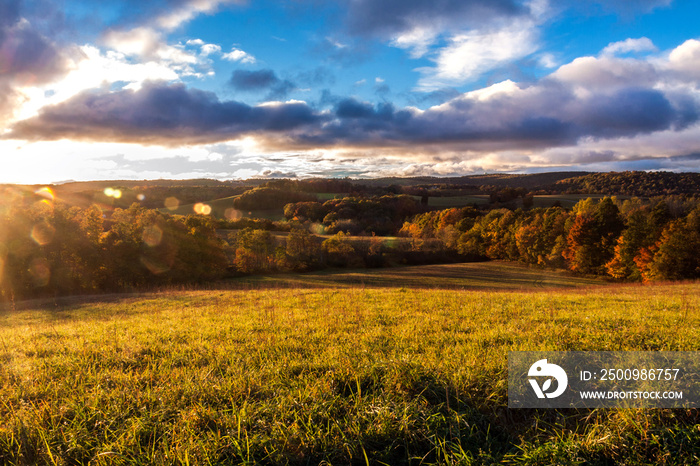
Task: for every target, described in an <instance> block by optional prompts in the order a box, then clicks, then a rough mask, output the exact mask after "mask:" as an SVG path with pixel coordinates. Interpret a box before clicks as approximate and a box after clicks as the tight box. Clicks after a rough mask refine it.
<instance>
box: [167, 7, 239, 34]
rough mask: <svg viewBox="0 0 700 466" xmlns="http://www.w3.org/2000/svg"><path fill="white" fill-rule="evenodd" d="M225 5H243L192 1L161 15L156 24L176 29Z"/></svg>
mask: <svg viewBox="0 0 700 466" xmlns="http://www.w3.org/2000/svg"><path fill="white" fill-rule="evenodd" d="M223 3H242V2H241V1H237V0H190V1H189V2H187V3H185V4H184V5H182V6H181V7H180V8H176V9H175V10H173V11H171V12H169V13H167V14H164V15H161V16H160V17H158V18H157V19H156V21H155V22H156V24H158V25H159V26H160V27H162V28H164V29H170V30H172V29H175V28H177V27H178V26H180V25H181V24H182V23H185V22H187V21H189V20H191V19H192V18H194V17H195V16H197V15H198V14H200V13H212V12H214V11H215V10H216V9H217V8H218V7H219V5H221V4H223Z"/></svg>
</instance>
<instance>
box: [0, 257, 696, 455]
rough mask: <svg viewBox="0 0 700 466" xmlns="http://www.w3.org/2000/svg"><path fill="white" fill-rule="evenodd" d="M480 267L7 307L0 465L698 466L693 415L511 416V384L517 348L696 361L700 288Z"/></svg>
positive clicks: (2, 334) (0, 378) (2, 337)
mask: <svg viewBox="0 0 700 466" xmlns="http://www.w3.org/2000/svg"><path fill="white" fill-rule="evenodd" d="M468 265H471V264H465V266H468ZM476 266H480V267H481V269H480V270H481V272H482V273H484V274H485V273H486V272H487V271H488V267H493V269H492V276H491V277H490V278H488V279H484V280H485V282H483V283H481V285H482V286H481V288H482V289H477V288H478V287H477V286H476V285H474V286H473V287H472V286H471V285H469V283H470V282H471V281H472V278H473V277H472V278H470V277H469V276H468V269H467V268H462V269H460V267H458V266H428V267H427V268H421V269H420V270H418V269H416V273H415V276H414V277H413V278H414V281H411V270H410V269H409V268H405V269H398V268H397V269H388V270H386V271H385V272H387V273H388V274H390V275H389V276H390V277H391V278H390V279H389V278H387V279H383V278H382V274H381V272H384V271H377V274H374V272H372V273H368V274H366V276H367V279H366V281H365V282H364V285H363V284H362V283H357V282H356V281H354V280H356V278H357V276H356V275H354V274H355V272H347V273H345V274H340V275H338V277H337V283H336V286H333V283H332V277H331V275H332V274H325V275H324V274H305V275H299V276H298V277H300V280H302V282H303V283H302V285H303V286H299V287H291V286H290V285H295V284H296V283H291V284H290V283H289V282H287V281H288V280H289V278H286V277H285V276H280V280H281V281H280V282H277V284H275V283H274V281H273V280H272V278H270V277H266V278H259V279H255V280H253V279H248V280H247V281H246V280H240V281H236V282H233V283H228V284H226V286H227V287H231V288H232V289H218V290H207V291H205V290H192V291H186V290H184V291H169V292H160V293H145V294H141V295H124V296H119V295H111V296H104V297H102V298H99V299H96V298H94V297H93V298H90V299H87V298H82V299H81V298H71V299H66V300H63V301H53V300H49V301H44V302H41V301H33V302H25V303H16V309H15V310H13V309H12V306H9V305H8V306H6V308H5V309H4V310H3V311H2V312H1V313H0V360H1V361H2V365H1V366H0V463H1V464H88V463H89V464H164V465H165V464H168V465H169V464H391V465H393V464H488V463H493V462H500V463H510V464H570V463H574V462H578V463H585V464H616V463H624V464H697V463H698V461H699V460H698V457H699V456H700V430H699V429H698V428H697V424H698V422H700V413H698V410H614V409H611V410H509V409H508V408H507V384H506V381H507V373H506V368H507V353H508V351H511V350H562V351H563V350H671V351H675V350H684V351H690V350H698V349H699V347H700V326H699V324H700V314H699V313H698V311H699V310H700V284H697V283H682V284H659V285H623V286H622V285H605V284H600V283H601V282H593V283H591V282H589V281H585V280H584V281H579V280H581V279H577V278H572V277H568V276H566V275H564V274H552V277H551V278H550V280H551V282H549V283H550V284H549V285H548V286H547V287H546V288H543V287H542V286H541V285H538V284H537V283H538V282H537V280H534V279H532V278H533V277H530V278H527V279H523V281H520V282H518V281H517V280H516V278H515V277H516V276H517V275H518V274H523V276H526V273H527V272H531V273H535V272H536V273H540V274H547V272H543V271H530V270H529V269H522V268H518V267H515V268H512V267H510V266H509V265H508V264H503V263H495V264H476ZM440 267H443V268H442V269H440ZM440 270H443V272H444V275H445V277H444V279H445V281H446V282H449V283H450V284H449V286H445V287H440V286H438V284H439V282H440V280H439V274H440ZM475 270H476V269H475ZM419 271H420V272H421V273H423V274H425V276H426V277H427V278H426V279H425V283H423V284H422V285H425V286H422V285H421V283H419V282H418V281H417V280H418V278H417V276H418V273H419ZM392 274H393V275H392ZM459 274H461V276H462V285H461V288H460V284H459V280H460V278H459V277H456V276H455V275H459ZM508 276H511V285H510V286H508V285H506V286H504V285H503V283H508V278H507V277H508ZM348 277H350V278H351V279H349V278H348ZM372 277H374V278H372ZM256 280H257V281H256ZM382 280H384V281H382ZM567 280H569V281H567ZM487 282H488V283H487ZM542 282H543V283H547V282H546V281H544V279H543V280H542ZM557 286H558V288H557ZM499 287H500V289H497V288H499Z"/></svg>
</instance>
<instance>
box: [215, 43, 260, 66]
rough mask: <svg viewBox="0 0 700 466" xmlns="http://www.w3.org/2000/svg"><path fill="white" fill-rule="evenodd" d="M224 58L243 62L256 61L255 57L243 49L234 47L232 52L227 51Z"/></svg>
mask: <svg viewBox="0 0 700 466" xmlns="http://www.w3.org/2000/svg"><path fill="white" fill-rule="evenodd" d="M222 58H223V59H224V60H228V61H233V62H241V63H248V64H250V63H255V57H254V56H252V55H250V54H248V53H246V52H244V51H243V50H240V49H237V48H235V47H233V48H232V49H231V51H230V52H228V53H225V54H224V55H223V56H222Z"/></svg>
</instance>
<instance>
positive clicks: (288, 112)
mask: <svg viewBox="0 0 700 466" xmlns="http://www.w3.org/2000/svg"><path fill="white" fill-rule="evenodd" d="M320 119H321V116H319V115H318V114H317V113H315V112H314V111H313V110H312V109H311V108H310V107H309V106H308V105H306V104H305V103H303V102H288V103H271V104H266V105H259V106H255V107H251V106H249V105H246V104H243V103H240V102H235V101H224V102H222V101H219V99H218V98H217V97H216V96H215V95H214V94H213V93H209V92H204V91H200V90H194V89H187V88H186V87H185V86H184V85H182V84H165V83H162V82H149V83H145V84H144V85H143V87H142V88H141V89H139V90H120V91H116V92H109V93H104V92H89V91H85V92H82V93H80V94H78V95H77V96H75V97H73V98H71V99H69V100H67V101H65V102H62V103H60V104H57V105H53V106H48V107H44V108H43V109H42V110H41V113H40V114H39V115H38V116H36V117H34V118H30V119H27V120H24V121H21V122H19V123H17V124H15V126H14V127H13V129H12V131H11V133H10V134H9V138H11V139H25V140H28V141H38V140H58V139H73V140H82V141H112V142H138V143H145V144H159V145H164V146H168V145H171V146H175V145H192V144H203V143H211V142H218V141H227V140H233V139H236V138H239V137H243V136H245V135H247V134H254V133H270V134H275V133H283V132H288V133H289V134H290V135H291V134H293V132H294V131H295V130H297V129H299V128H302V127H304V126H307V125H313V124H316V123H318V122H319V121H320Z"/></svg>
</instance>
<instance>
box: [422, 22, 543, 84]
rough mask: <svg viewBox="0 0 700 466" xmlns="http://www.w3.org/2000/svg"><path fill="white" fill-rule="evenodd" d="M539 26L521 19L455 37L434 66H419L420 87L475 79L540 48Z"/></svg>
mask: <svg viewBox="0 0 700 466" xmlns="http://www.w3.org/2000/svg"><path fill="white" fill-rule="evenodd" d="M537 36H538V34H537V28H536V25H535V24H534V23H533V22H532V21H529V20H527V21H518V22H515V23H513V24H511V25H508V26H506V27H503V28H501V29H497V30H494V31H471V32H467V33H464V34H459V35H456V36H453V37H451V38H450V39H449V41H448V45H447V46H445V47H444V48H442V49H441V50H440V51H439V52H438V54H437V57H434V58H431V60H432V61H434V62H435V65H436V66H435V67H424V68H419V69H418V71H420V72H421V73H422V74H423V77H422V78H421V79H420V80H419V81H418V89H419V90H422V91H434V90H437V89H441V88H444V87H447V86H456V85H461V84H464V83H466V82H470V81H473V80H475V79H477V78H478V77H479V76H481V75H482V74H483V73H485V72H487V71H489V70H492V69H494V68H497V67H499V66H503V65H506V64H508V63H510V62H512V61H513V60H517V59H519V58H523V57H525V56H527V55H530V54H531V53H533V52H535V51H536V50H537Z"/></svg>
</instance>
